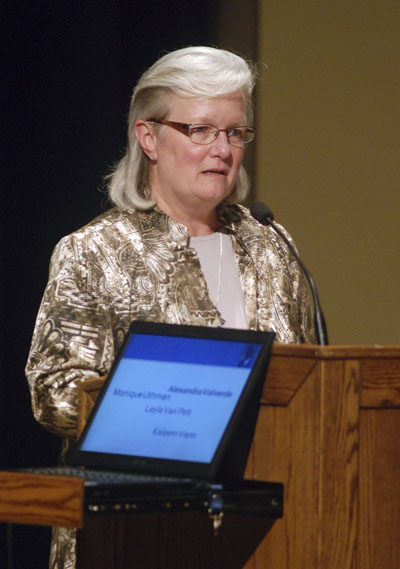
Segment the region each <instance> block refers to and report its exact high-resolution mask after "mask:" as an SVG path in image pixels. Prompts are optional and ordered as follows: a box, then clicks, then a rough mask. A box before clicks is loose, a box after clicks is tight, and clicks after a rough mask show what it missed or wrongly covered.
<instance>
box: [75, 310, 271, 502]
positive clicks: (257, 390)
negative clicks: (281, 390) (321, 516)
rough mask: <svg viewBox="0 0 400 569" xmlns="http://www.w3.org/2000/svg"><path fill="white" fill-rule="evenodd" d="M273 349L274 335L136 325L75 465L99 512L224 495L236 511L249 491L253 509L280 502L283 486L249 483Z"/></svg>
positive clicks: (91, 419)
mask: <svg viewBox="0 0 400 569" xmlns="http://www.w3.org/2000/svg"><path fill="white" fill-rule="evenodd" d="M273 339H274V333H273V332H257V331H251V330H236V329H235V330H234V329H226V328H212V327H199V326H185V325H174V324H166V323H154V322H143V321H135V322H133V323H132V325H131V327H130V330H129V333H128V334H127V336H126V339H125V341H124V343H123V346H122V348H121V350H120V352H119V355H118V357H117V358H116V360H115V362H114V364H113V367H112V369H111V371H110V373H109V375H108V377H107V379H106V380H105V382H104V384H103V386H102V389H101V391H100V393H99V396H98V398H97V400H96V404H95V406H94V408H93V410H92V412H91V414H90V416H89V418H88V421H87V424H86V427H85V429H84V431H83V432H82V434H81V436H80V438H79V440H78V441H77V442H76V444H75V445H74V446H73V447H72V449H71V450H70V452H69V454H68V456H67V463H68V464H69V465H71V466H73V467H79V469H77V470H75V471H74V472H77V473H79V475H82V473H83V475H84V477H85V495H86V498H87V501H88V503H90V504H91V507H92V508H93V507H95V508H99V507H100V506H99V504H102V506H101V509H102V511H104V509H105V508H106V506H105V504H108V505H109V506H110V507H112V506H111V504H112V503H113V500H118V501H119V502H121V500H122V501H124V500H125V502H126V501H127V500H128V501H129V499H131V498H133V497H135V503H136V506H137V500H136V498H137V497H138V495H140V497H141V503H142V504H143V501H146V500H147V502H146V503H147V506H149V504H150V503H152V504H153V505H154V504H157V503H159V502H160V498H161V499H162V500H164V499H166V497H168V500H169V503H170V504H171V503H177V500H178V501H179V498H180V497H185V500H186V503H187V499H188V498H190V500H191V503H192V504H193V501H196V499H197V498H198V500H197V501H198V504H203V503H204V493H206V494H207V493H208V494H209V495H215V491H216V490H219V491H222V490H224V492H225V493H228V492H229V496H230V499H231V501H232V500H233V501H235V500H236V499H237V498H238V496H239V494H240V499H239V501H242V499H243V492H245V493H249V490H250V491H251V494H252V496H253V507H254V508H259V507H260V497H259V492H260V491H261V492H264V493H265V491H266V489H267V490H268V496H269V497H272V496H274V497H275V498H276V496H277V491H278V494H279V496H280V497H281V494H282V491H281V486H279V485H277V484H274V483H262V482H261V483H257V482H256V481H243V473H244V469H245V466H246V462H247V456H248V452H249V448H250V445H251V441H252V438H253V433H254V428H255V424H256V421H257V415H258V409H259V402H260V397H261V392H262V388H263V385H264V381H265V376H266V372H267V367H268V363H269V358H270V353H271V347H272V342H273ZM81 467H84V470H82V469H81ZM70 473H71V472H70ZM89 474H90V475H91V476H89ZM104 474H108V476H104ZM263 485H264V486H263ZM278 486H279V487H278ZM218 495H219V494H218ZM227 495H228V494H227ZM235 496H236V498H235ZM173 497H175V502H174V500H173V499H172V498H173ZM271 499H272V498H271ZM171 500H172V501H171ZM206 501H207V500H206ZM272 502H273V500H272ZM269 503H270V502H269ZM93 504H95V506H93ZM275 505H277V507H275V511H278V510H279V507H280V506H281V501H279V500H278V501H275Z"/></svg>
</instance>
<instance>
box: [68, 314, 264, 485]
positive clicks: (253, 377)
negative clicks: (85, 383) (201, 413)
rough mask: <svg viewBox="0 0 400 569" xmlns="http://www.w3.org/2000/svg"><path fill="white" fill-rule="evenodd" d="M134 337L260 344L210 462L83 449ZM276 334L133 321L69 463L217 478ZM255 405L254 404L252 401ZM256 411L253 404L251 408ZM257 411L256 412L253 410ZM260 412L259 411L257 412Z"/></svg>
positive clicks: (259, 384)
mask: <svg viewBox="0 0 400 569" xmlns="http://www.w3.org/2000/svg"><path fill="white" fill-rule="evenodd" d="M133 334H150V335H165V336H175V337H189V338H200V339H201V338H204V339H207V340H209V339H214V340H228V341H234V342H251V343H257V344H260V345H261V349H260V352H259V354H258V356H257V359H256V362H255V364H254V366H253V369H252V370H251V372H250V374H249V377H248V378H247V380H246V383H245V387H244V389H243V391H242V394H241V396H240V397H239V400H238V402H237V404H236V407H235V410H234V412H233V413H232V416H231V419H230V420H229V422H228V424H227V427H226V429H225V432H224V434H223V436H222V438H221V440H220V442H219V444H218V446H217V449H216V451H215V454H214V457H213V459H212V461H211V462H207V463H203V462H201V463H199V462H186V461H177V460H171V459H156V458H148V457H142V456H131V455H120V454H111V453H100V452H93V451H87V450H83V449H82V448H81V447H82V444H83V442H84V441H85V438H86V435H87V433H88V431H89V429H90V427H91V424H92V422H93V419H94V417H95V415H96V412H97V409H98V408H99V406H100V405H101V402H102V399H103V397H104V395H105V393H106V391H107V389H108V387H109V385H110V383H111V382H112V378H113V376H114V373H115V371H116V369H117V368H118V364H119V362H120V360H121V358H123V356H124V353H125V350H126V348H127V346H128V344H129V340H130V338H131V336H132V335H133ZM274 337H275V334H274V332H259V331H254V330H238V329H229V328H213V327H203V326H187V325H178V324H168V323H159V322H147V321H139V320H137V321H134V322H133V323H132V324H131V326H130V329H129V332H128V334H127V335H126V338H125V340H124V342H123V344H122V346H121V348H120V350H119V352H118V355H117V357H116V358H115V361H114V363H113V365H112V367H111V370H110V372H109V374H108V376H107V378H106V379H105V381H104V384H103V385H102V388H101V390H100V393H99V395H98V397H97V400H96V402H95V405H94V407H93V409H92V411H91V413H90V415H89V417H88V420H87V422H86V425H85V428H84V429H83V431H82V433H81V436H80V437H79V439H78V441H76V443H75V444H74V445H73V446H72V448H71V450H70V451H69V453H68V455H67V463H68V464H71V465H76V466H83V467H87V468H92V469H93V468H96V469H106V470H107V469H108V470H115V471H125V472H135V473H138V474H140V473H141V474H152V475H166V476H180V477H182V476H184V477H190V478H201V479H207V480H210V479H215V478H217V477H218V471H219V469H220V466H221V464H222V462H223V459H224V456H225V455H226V453H227V450H228V449H229V448H232V443H234V436H235V434H237V432H238V430H239V429H240V423H241V421H242V420H243V418H244V416H245V411H246V409H247V408H248V407H249V405H250V404H251V402H252V400H253V399H254V395H256V396H257V397H259V394H260V393H261V390H262V386H263V384H264V379H265V375H266V371H267V368H268V364H269V359H270V353H271V348H272V342H273V340H274ZM253 403H254V401H253ZM252 407H253V408H254V405H253V406H252ZM253 411H254V409H253ZM257 411H258V409H257Z"/></svg>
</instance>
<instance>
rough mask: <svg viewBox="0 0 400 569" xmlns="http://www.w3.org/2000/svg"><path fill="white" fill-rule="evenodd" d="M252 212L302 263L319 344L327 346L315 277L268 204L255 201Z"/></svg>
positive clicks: (301, 266) (300, 263)
mask: <svg viewBox="0 0 400 569" xmlns="http://www.w3.org/2000/svg"><path fill="white" fill-rule="evenodd" d="M250 213H251V215H252V216H253V217H254V219H256V220H257V221H258V222H259V223H261V224H262V225H270V226H271V227H272V228H273V229H274V230H275V231H276V233H277V234H278V235H279V236H280V237H281V238H282V239H283V240H284V242H285V243H286V245H287V247H288V248H289V251H290V252H291V253H292V255H293V256H294V258H295V259H296V261H297V262H298V264H299V265H300V268H301V270H302V271H303V273H304V275H305V277H306V278H307V280H308V282H309V284H310V288H311V292H312V295H313V300H314V308H315V330H316V334H317V341H318V344H320V345H321V346H326V345H327V344H328V333H327V329H326V324H325V318H324V315H323V314H322V310H321V305H320V302H319V298H318V293H317V287H316V286H315V283H314V279H313V278H312V276H311V274H310V272H309V271H308V270H307V269H306V267H305V265H304V263H303V261H302V260H301V259H300V257H299V255H298V254H297V252H296V249H295V248H294V247H293V245H292V244H291V243H290V241H289V240H288V238H287V237H286V235H285V234H284V233H283V232H282V231H281V230H280V229H279V227H278V226H277V225H276V224H275V223H274V214H273V213H272V211H271V210H270V209H269V207H268V206H267V205H265V203H263V202H254V203H253V204H252V205H251V206H250Z"/></svg>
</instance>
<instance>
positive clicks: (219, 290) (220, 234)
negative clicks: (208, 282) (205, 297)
mask: <svg viewBox="0 0 400 569" xmlns="http://www.w3.org/2000/svg"><path fill="white" fill-rule="evenodd" d="M221 280H222V233H221V232H219V271H218V288H217V300H216V301H215V304H216V306H218V303H219V296H220V292H221Z"/></svg>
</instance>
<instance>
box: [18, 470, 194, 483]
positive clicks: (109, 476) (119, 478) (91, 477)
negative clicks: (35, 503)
mask: <svg viewBox="0 0 400 569" xmlns="http://www.w3.org/2000/svg"><path fill="white" fill-rule="evenodd" d="M18 472H26V473H30V474H43V475H48V476H72V477H78V478H83V479H84V480H85V482H103V483H107V484H123V483H126V484H138V483H140V482H142V483H149V484H154V483H156V484H159V483H163V484H177V483H179V484H185V483H190V482H191V483H193V480H191V479H189V478H176V477H172V476H158V475H153V474H151V475H149V474H133V473H130V472H116V471H110V470H90V469H86V468H85V469H82V468H74V467H70V466H60V467H57V466H50V467H42V468H21V469H18Z"/></svg>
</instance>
